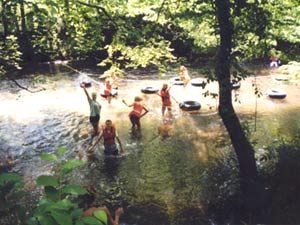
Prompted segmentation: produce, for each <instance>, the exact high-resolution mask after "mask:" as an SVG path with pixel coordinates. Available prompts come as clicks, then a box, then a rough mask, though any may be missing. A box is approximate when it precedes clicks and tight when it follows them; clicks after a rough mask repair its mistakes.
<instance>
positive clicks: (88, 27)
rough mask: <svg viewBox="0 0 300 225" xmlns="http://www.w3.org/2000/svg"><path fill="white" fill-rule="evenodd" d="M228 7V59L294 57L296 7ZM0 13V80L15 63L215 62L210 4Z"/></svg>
mask: <svg viewBox="0 0 300 225" xmlns="http://www.w3.org/2000/svg"><path fill="white" fill-rule="evenodd" d="M230 5H231V9H232V11H231V14H232V20H233V21H232V22H233V25H234V34H233V49H232V50H233V54H234V55H235V56H237V57H239V59H241V60H247V59H253V58H265V57H268V56H269V55H270V54H274V49H275V50H276V52H275V53H276V54H280V57H281V58H282V59H283V60H288V59H289V58H293V57H295V55H296V54H297V52H298V51H299V43H300V28H299V27H300V26H299V23H300V22H299V21H300V20H299V17H300V16H299V15H300V13H299V12H300V6H299V4H298V2H297V1H295V0H288V1H284V0H248V1H241V0H235V1H233V0H232V1H230ZM0 12H1V26H0V34H1V35H0V46H1V53H0V61H1V68H2V69H1V71H2V72H1V73H5V71H8V70H11V69H13V68H17V65H18V63H19V64H21V65H22V64H24V63H27V62H32V61H35V62H40V61H51V60H55V59H87V58H94V59H98V61H99V63H100V65H105V64H108V65H109V66H116V67H133V68H136V67H140V66H141V67H145V66H147V65H151V64H154V65H157V66H158V67H159V68H160V69H161V70H162V71H163V70H164V66H163V65H165V62H172V61H174V60H175V58H174V57H175V56H176V57H186V58H188V59H189V60H192V59H193V60H195V59H197V57H200V56H210V55H215V52H216V48H217V47H218V45H219V41H220V40H219V37H218V29H219V28H218V26H217V20H216V14H215V6H214V1H213V0H210V1H201V0H192V1H176V0H143V1H135V0H126V1H125V0H114V1H97V0H81V1H80V0H39V1H37V0H1V5H0ZM272 51H273V52H272ZM141 56H142V57H141Z"/></svg>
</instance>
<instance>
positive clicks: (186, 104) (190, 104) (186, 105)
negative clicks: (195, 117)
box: [179, 101, 201, 111]
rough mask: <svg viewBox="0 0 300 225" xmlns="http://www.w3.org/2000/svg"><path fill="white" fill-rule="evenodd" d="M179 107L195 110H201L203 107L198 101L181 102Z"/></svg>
mask: <svg viewBox="0 0 300 225" xmlns="http://www.w3.org/2000/svg"><path fill="white" fill-rule="evenodd" d="M179 108H181V109H182V110H184V111H194V110H199V109H200V108H201V105H200V103H199V102H196V101H184V102H181V103H179Z"/></svg>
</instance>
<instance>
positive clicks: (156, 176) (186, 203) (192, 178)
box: [0, 73, 300, 225]
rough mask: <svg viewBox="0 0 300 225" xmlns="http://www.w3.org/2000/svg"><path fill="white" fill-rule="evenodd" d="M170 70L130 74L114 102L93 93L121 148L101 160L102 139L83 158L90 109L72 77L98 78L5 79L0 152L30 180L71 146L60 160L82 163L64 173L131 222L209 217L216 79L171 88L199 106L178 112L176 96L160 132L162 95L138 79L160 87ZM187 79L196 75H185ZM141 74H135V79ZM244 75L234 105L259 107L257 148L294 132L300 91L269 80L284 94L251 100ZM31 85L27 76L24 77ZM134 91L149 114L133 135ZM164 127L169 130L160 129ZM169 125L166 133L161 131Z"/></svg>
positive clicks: (242, 110) (217, 133)
mask: <svg viewBox="0 0 300 225" xmlns="http://www.w3.org/2000/svg"><path fill="white" fill-rule="evenodd" d="M173 76H175V74H174V73H170V74H168V75H167V76H166V77H165V78H159V77H158V76H157V75H156V74H151V75H147V76H142V77H141V76H139V77H137V76H136V75H133V74H130V75H129V76H128V77H127V78H126V79H125V78H124V79H123V80H121V81H120V82H119V90H118V93H119V94H118V97H117V98H114V99H113V100H112V102H111V104H108V103H107V102H106V101H105V99H103V98H101V97H100V96H99V100H100V101H101V104H102V112H101V119H100V123H101V124H103V123H104V121H105V120H106V119H111V120H112V121H114V123H115V124H116V126H117V129H118V134H119V137H120V138H121V141H122V143H123V145H124V149H125V151H126V154H125V156H122V157H119V158H114V159H112V158H105V157H104V154H103V146H102V144H100V143H99V144H98V145H97V147H96V151H95V152H96V153H95V155H93V156H90V157H88V158H86V157H85V155H84V150H85V149H87V148H88V146H89V145H90V143H91V141H92V139H91V133H92V132H91V127H90V124H89V121H88V115H89V108H88V103H87V101H86V96H85V95H84V93H83V92H82V89H81V88H80V87H79V83H80V82H81V81H83V80H86V79H90V80H91V79H92V81H93V85H92V87H91V88H90V89H89V90H88V91H89V92H91V91H97V92H98V93H100V92H101V91H102V88H103V85H102V84H103V81H101V80H97V78H95V77H92V78H91V77H89V76H87V74H78V73H74V74H71V75H67V74H57V75H56V76H55V77H49V79H50V81H51V82H49V83H47V84H43V86H44V87H45V88H46V90H45V91H42V92H38V93H34V94H33V93H29V92H26V91H23V90H19V91H16V88H15V87H13V86H12V85H11V84H10V83H9V82H8V81H3V82H2V85H1V89H0V92H1V95H0V108H1V111H0V118H1V119H0V121H1V122H0V133H1V135H0V149H1V150H2V151H1V157H4V156H6V155H11V156H12V157H13V158H14V159H15V166H14V168H13V170H14V171H17V172H21V173H22V174H24V175H25V176H27V177H33V178H34V177H35V176H37V175H39V174H42V173H45V172H47V173H50V172H51V170H52V168H53V167H55V165H52V164H46V163H45V162H42V161H40V160H39V156H40V154H41V153H53V152H56V151H57V149H58V147H59V146H61V145H65V146H67V148H68V152H67V154H66V156H65V157H66V158H81V159H83V160H87V165H86V166H85V167H83V168H81V169H80V170H78V171H76V173H75V174H73V175H72V176H71V177H70V179H71V180H73V181H75V182H80V183H82V184H92V185H94V186H95V188H96V189H97V190H98V191H99V193H100V198H101V200H102V201H105V200H106V201H107V200H109V201H110V203H111V204H112V205H117V204H122V205H125V206H126V207H127V208H126V210H127V213H126V214H127V215H126V214H125V215H124V218H125V221H127V222H129V223H131V224H134V223H135V222H136V221H138V222H139V223H138V224H141V225H145V224H208V223H209V221H208V220H207V219H206V218H205V215H204V211H205V204H206V201H207V199H209V196H212V195H213V194H212V193H207V192H206V191H205V188H204V187H205V185H207V183H209V182H208V180H209V177H207V171H208V170H209V165H210V164H212V163H213V162H214V161H215V159H216V158H219V157H220V158H222V157H223V156H224V155H226V154H227V153H228V152H231V147H230V144H229V141H228V137H227V135H226V132H225V130H224V127H223V125H222V122H221V120H220V118H219V116H218V115H217V113H216V108H217V104H216V102H217V99H215V98H212V97H207V98H205V97H204V96H203V94H204V93H205V92H206V91H207V90H209V92H211V93H214V92H217V90H218V85H217V83H214V82H211V83H209V84H208V85H207V86H206V87H205V89H202V88H199V87H194V86H191V85H188V86H187V87H185V88H183V87H182V86H176V85H175V86H173V87H172V89H171V95H172V96H173V97H174V99H176V101H178V102H181V101H185V100H192V101H198V102H200V103H201V105H202V107H201V110H200V111H199V112H196V113H188V112H182V111H180V109H179V107H178V104H177V103H176V101H175V100H174V99H173V100H172V101H173V115H174V118H173V120H172V121H171V123H169V124H168V123H167V125H168V126H171V128H170V133H168V135H167V137H164V136H163V135H161V134H162V132H163V129H162V128H161V129H162V130H161V131H160V133H159V131H158V130H159V129H160V126H161V125H164V120H163V118H162V116H161V99H160V97H159V96H157V95H153V94H142V93H141V92H140V90H141V89H142V88H143V87H145V86H153V87H155V88H160V87H161V85H162V83H163V82H166V81H168V80H169V79H170V78H171V77H173ZM192 76H193V74H192ZM140 78H141V79H140ZM253 80H254V78H253V77H250V78H248V79H247V80H245V81H242V82H241V88H240V89H237V90H235V91H234V93H235V94H237V98H238V100H239V101H240V102H241V103H239V102H234V105H235V107H236V110H237V112H238V114H239V116H240V118H241V120H246V119H247V120H250V121H251V122H250V124H249V126H250V130H251V131H253V126H254V125H253V121H254V119H253V117H254V113H255V107H256V104H257V111H258V114H257V129H256V131H255V132H252V133H251V135H252V136H253V138H256V139H258V140H259V141H258V143H259V144H258V145H259V146H258V147H261V146H262V145H266V144H268V143H271V142H273V141H274V139H276V138H278V137H279V136H284V137H285V138H292V137H294V135H295V134H297V133H298V134H299V130H300V122H299V121H298V120H297V119H296V118H299V116H300V115H299V114H300V113H299V110H298V109H299V108H300V103H299V101H298V99H299V97H300V92H299V91H298V87H297V86H293V85H288V84H285V83H280V84H278V83H276V85H280V86H281V87H285V89H286V90H288V97H287V98H286V99H283V100H273V99H269V98H268V97H266V96H262V97H261V98H256V97H255V95H254V92H253V88H252V83H253ZM273 81H274V80H273V79H272V78H271V77H269V76H264V77H263V76H261V77H257V78H256V82H257V84H258V85H259V86H260V88H261V90H262V92H263V91H265V90H267V89H268V88H270V86H272V85H273ZM22 82H23V83H22V84H24V85H30V80H26V79H24V80H22ZM137 94H139V95H140V96H142V98H143V103H144V104H145V106H146V108H147V109H150V112H149V113H148V114H147V115H146V116H145V117H143V118H142V119H141V123H142V131H141V133H140V134H136V133H132V132H131V129H130V127H131V124H130V121H129V118H128V113H129V111H130V109H129V108H128V107H127V106H125V105H124V104H123V103H122V99H125V100H127V101H130V100H132V99H133V98H134V96H136V95H137ZM166 129H169V128H166ZM168 132H169V131H168Z"/></svg>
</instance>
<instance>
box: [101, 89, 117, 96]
mask: <svg viewBox="0 0 300 225" xmlns="http://www.w3.org/2000/svg"><path fill="white" fill-rule="evenodd" d="M100 95H101V97H103V98H106V97H107V96H106V95H105V94H104V92H102V93H101V94H100ZM117 95H118V91H117V90H116V89H112V91H111V96H112V97H116V96H117Z"/></svg>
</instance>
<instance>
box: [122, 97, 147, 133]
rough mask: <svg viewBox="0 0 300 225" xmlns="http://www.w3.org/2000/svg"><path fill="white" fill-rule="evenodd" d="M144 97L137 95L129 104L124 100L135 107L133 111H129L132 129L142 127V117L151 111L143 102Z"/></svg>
mask: <svg viewBox="0 0 300 225" xmlns="http://www.w3.org/2000/svg"><path fill="white" fill-rule="evenodd" d="M141 101H142V98H140V97H138V96H136V97H135V98H134V102H133V103H132V104H131V105H128V104H127V103H126V102H125V101H124V100H123V102H124V103H125V104H126V105H127V106H129V107H133V109H132V111H131V112H130V113H129V118H130V122H131V125H132V127H131V128H132V129H133V130H134V129H135V128H137V130H140V129H141V122H140V119H141V118H142V117H143V116H145V115H146V114H147V113H148V112H149V111H148V109H146V108H145V107H144V106H143V105H142V104H141Z"/></svg>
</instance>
